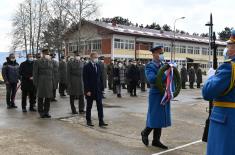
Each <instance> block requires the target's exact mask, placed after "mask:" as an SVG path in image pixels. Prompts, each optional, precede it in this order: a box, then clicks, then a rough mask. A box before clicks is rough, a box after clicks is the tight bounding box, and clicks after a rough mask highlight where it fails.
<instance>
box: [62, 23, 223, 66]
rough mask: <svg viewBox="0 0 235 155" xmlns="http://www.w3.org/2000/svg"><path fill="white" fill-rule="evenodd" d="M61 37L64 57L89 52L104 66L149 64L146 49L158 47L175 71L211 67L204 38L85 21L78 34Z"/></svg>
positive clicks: (220, 53) (220, 47)
mask: <svg viewBox="0 0 235 155" xmlns="http://www.w3.org/2000/svg"><path fill="white" fill-rule="evenodd" d="M65 36H66V40H65V44H66V53H67V55H71V54H72V53H73V51H75V50H77V51H79V52H80V53H81V55H83V56H85V57H88V56H89V53H90V52H92V51H96V52H98V53H99V54H100V55H102V56H104V57H105V61H106V62H110V60H112V59H136V60H150V59H151V58H152V55H151V53H150V52H149V49H150V48H151V47H152V46H154V45H162V46H163V47H164V51H165V53H164V56H165V60H166V61H171V60H174V61H175V62H176V63H177V64H178V66H179V67H181V66H182V65H183V64H190V63H191V64H200V65H201V68H202V69H203V70H207V69H208V68H209V67H210V66H211V64H212V57H213V56H212V52H209V41H208V38H203V37H199V36H190V35H181V34H175V37H174V33H173V32H165V31H157V30H151V29H146V28H138V27H134V26H124V25H117V24H111V23H103V22H96V21H86V22H84V23H83V24H82V28H81V31H80V32H78V31H76V30H74V31H70V32H67V33H66V35H65ZM79 36H80V37H79ZM78 38H79V39H78ZM78 40H80V41H78ZM216 44H217V45H218V50H217V56H218V57H217V58H218V63H219V64H221V63H223V61H224V60H223V59H224V58H223V50H224V48H225V47H226V42H223V41H216ZM78 45H79V46H78ZM78 47H79V48H78ZM78 49H79V50H78Z"/></svg>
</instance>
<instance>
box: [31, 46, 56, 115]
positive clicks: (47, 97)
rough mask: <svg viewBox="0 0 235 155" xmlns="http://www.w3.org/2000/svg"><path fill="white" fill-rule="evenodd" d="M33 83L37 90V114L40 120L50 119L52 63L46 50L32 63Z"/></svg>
mask: <svg viewBox="0 0 235 155" xmlns="http://www.w3.org/2000/svg"><path fill="white" fill-rule="evenodd" d="M33 83H34V85H35V88H36V89H37V97H38V112H39V114H40V117H41V118H50V117H51V116H50V114H49V110H50V101H51V98H52V97H53V63H52V61H51V57H50V53H49V50H48V49H44V50H42V58H40V59H38V60H37V61H35V62H34V65H33Z"/></svg>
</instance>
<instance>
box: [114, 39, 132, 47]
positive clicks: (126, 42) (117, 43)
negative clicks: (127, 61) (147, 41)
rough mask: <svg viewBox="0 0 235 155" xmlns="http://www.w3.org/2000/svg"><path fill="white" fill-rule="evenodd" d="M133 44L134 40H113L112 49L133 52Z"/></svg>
mask: <svg viewBox="0 0 235 155" xmlns="http://www.w3.org/2000/svg"><path fill="white" fill-rule="evenodd" d="M134 43H135V42H134V40H122V39H114V48H116V49H126V50H133V49H134V47H135V46H134Z"/></svg>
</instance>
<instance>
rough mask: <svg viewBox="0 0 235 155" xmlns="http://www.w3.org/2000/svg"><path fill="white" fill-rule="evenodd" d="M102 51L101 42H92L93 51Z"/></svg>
mask: <svg viewBox="0 0 235 155" xmlns="http://www.w3.org/2000/svg"><path fill="white" fill-rule="evenodd" d="M100 49H101V40H93V41H92V50H95V51H97V50H100Z"/></svg>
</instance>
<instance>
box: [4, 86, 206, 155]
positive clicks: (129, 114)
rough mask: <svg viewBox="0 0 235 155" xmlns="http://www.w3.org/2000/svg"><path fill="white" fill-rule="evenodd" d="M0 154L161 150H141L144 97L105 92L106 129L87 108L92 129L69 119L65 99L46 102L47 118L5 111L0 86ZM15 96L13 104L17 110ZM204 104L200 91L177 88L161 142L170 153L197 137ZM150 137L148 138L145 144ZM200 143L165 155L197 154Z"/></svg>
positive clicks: (131, 154)
mask: <svg viewBox="0 0 235 155" xmlns="http://www.w3.org/2000/svg"><path fill="white" fill-rule="evenodd" d="M0 89H1V90H0V92H1V95H0V97H1V98H0V103H1V104H0V150H1V154H3V155H5V154H6V155H15V154H17V155H18V154H19V155H25V154H26V155H150V154H154V153H160V152H162V151H164V150H161V149H158V148H154V147H148V148H147V147H145V146H144V145H143V144H142V142H141V139H140V138H141V137H140V131H141V130H142V129H143V128H144V126H145V119H146V112H147V93H141V92H139V96H138V97H137V98H130V97H129V96H128V95H127V94H126V90H123V92H124V96H123V98H122V99H118V98H116V96H114V95H113V94H112V93H111V92H110V91H107V92H106V97H107V99H105V100H104V105H105V109H104V114H105V121H106V122H107V123H108V124H109V127H108V128H107V129H101V128H99V127H98V122H97V112H96V107H95V105H94V107H93V112H92V115H93V119H94V123H95V125H96V126H95V127H94V128H88V127H86V125H85V120H84V116H82V115H77V116H72V115H71V113H70V106H69V99H68V98H60V97H58V100H59V102H55V103H52V106H51V115H52V117H53V118H52V119H48V120H42V119H39V118H38V114H37V113H30V112H28V113H26V114H23V113H22V112H21V109H20V108H18V109H12V110H7V109H6V105H5V97H4V94H5V92H4V87H3V86H0ZM19 96H20V94H18V97H17V100H16V104H17V105H18V106H19V107H20V102H21V101H20V98H19ZM206 107H207V102H205V101H203V100H202V99H201V90H198V89H194V90H189V89H187V90H183V91H182V92H181V94H180V96H179V97H177V98H176V99H175V100H174V101H173V102H172V123H173V125H172V127H170V128H167V129H164V130H163V134H162V141H163V142H164V143H165V144H167V145H168V146H169V147H170V149H174V148H176V147H178V146H182V145H185V144H188V143H191V142H195V141H198V140H200V139H201V136H202V132H203V127H204V122H205V119H206V117H207V115H208V114H207V112H206ZM151 139H152V135H150V140H151ZM205 150H206V146H205V144H203V143H201V142H199V143H196V144H194V145H190V146H187V147H184V148H181V149H178V150H173V151H170V152H167V153H163V154H165V155H202V154H205Z"/></svg>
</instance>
